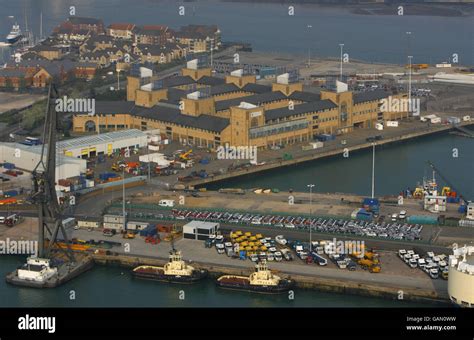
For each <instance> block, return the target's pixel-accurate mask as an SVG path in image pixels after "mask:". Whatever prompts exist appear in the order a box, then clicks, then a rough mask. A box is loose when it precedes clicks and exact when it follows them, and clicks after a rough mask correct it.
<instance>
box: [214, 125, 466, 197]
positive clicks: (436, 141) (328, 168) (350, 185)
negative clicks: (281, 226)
mask: <svg viewBox="0 0 474 340" xmlns="http://www.w3.org/2000/svg"><path fill="white" fill-rule="evenodd" d="M453 149H457V150H458V157H457V158H454V157H453ZM473 150H474V139H472V138H471V139H469V138H465V137H459V136H454V135H450V134H447V133H446V134H443V135H436V136H427V137H423V138H418V139H416V140H413V141H410V142H406V143H399V144H393V145H389V146H382V147H379V148H378V149H376V161H375V194H376V195H380V196H381V195H396V194H398V193H399V192H400V191H402V190H404V189H406V188H407V187H411V188H413V187H414V186H415V185H416V184H417V183H418V182H421V181H422V180H423V177H424V176H426V177H429V178H431V176H432V171H431V168H430V167H429V166H428V164H427V161H428V160H429V161H431V162H432V163H433V164H435V166H436V167H437V168H438V169H439V170H440V172H441V173H442V175H443V176H444V177H445V178H446V179H447V180H448V181H449V182H450V183H451V184H450V185H452V186H453V187H454V188H456V189H457V190H458V191H460V192H461V193H462V194H463V195H464V196H465V197H467V198H471V199H474V152H473ZM371 169H372V151H371V150H370V151H368V150H367V151H360V152H358V153H352V154H351V155H350V157H349V158H343V157H342V155H341V156H340V157H339V156H337V157H334V158H329V159H323V160H317V161H313V162H308V163H304V164H300V165H296V166H292V167H289V168H281V169H277V170H272V171H268V172H264V173H261V174H259V175H258V176H255V175H253V176H249V177H241V178H235V179H232V180H229V181H225V182H220V183H215V184H214V185H212V186H211V187H210V188H211V189H218V188H223V187H241V188H255V187H262V188H279V189H280V190H288V189H290V188H292V189H294V190H296V191H307V190H308V189H307V184H309V183H312V184H315V188H314V189H313V190H315V191H317V192H347V193H356V194H359V195H369V194H370V192H371V171H372V170H371ZM437 180H438V181H439V182H440V183H441V184H443V185H446V184H447V183H446V181H444V180H443V179H442V178H440V176H439V175H437Z"/></svg>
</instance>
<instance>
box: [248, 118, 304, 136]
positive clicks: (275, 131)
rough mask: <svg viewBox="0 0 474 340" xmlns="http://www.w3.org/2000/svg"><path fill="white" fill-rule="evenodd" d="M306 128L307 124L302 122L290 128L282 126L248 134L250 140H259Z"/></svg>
mask: <svg viewBox="0 0 474 340" xmlns="http://www.w3.org/2000/svg"><path fill="white" fill-rule="evenodd" d="M307 127H308V122H302V123H300V124H293V125H290V126H283V127H279V128H275V129H271V130H265V131H256V132H250V138H259V137H265V136H271V135H276V134H280V133H284V132H289V131H294V130H301V129H306V128H307Z"/></svg>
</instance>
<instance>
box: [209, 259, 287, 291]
mask: <svg viewBox="0 0 474 340" xmlns="http://www.w3.org/2000/svg"><path fill="white" fill-rule="evenodd" d="M255 268H256V270H255V272H254V273H252V274H250V276H249V277H246V276H237V275H223V276H221V277H219V278H218V279H217V281H216V283H217V286H218V287H221V288H227V289H235V290H245V291H249V292H256V293H269V294H278V293H285V292H287V291H289V290H290V289H291V288H292V287H293V285H294V281H293V280H290V279H282V278H280V277H279V276H277V275H274V274H273V273H272V272H271V271H270V270H269V269H268V267H267V262H266V261H265V260H263V261H261V262H260V263H258V264H257V265H256V266H255Z"/></svg>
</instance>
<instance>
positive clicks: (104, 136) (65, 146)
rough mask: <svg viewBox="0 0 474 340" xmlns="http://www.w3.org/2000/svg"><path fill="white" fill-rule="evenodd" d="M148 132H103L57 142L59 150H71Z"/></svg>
mask: <svg viewBox="0 0 474 340" xmlns="http://www.w3.org/2000/svg"><path fill="white" fill-rule="evenodd" d="M143 137H146V134H145V133H144V132H142V131H140V130H137V129H129V130H120V131H114V132H107V133H101V134H97V135H91V136H84V137H78V138H72V139H67V140H63V141H60V142H58V143H57V144H56V147H57V149H59V150H70V149H77V148H83V147H90V146H91V145H99V144H106V143H112V142H114V141H118V140H124V139H132V138H143Z"/></svg>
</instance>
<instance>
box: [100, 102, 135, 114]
mask: <svg viewBox="0 0 474 340" xmlns="http://www.w3.org/2000/svg"><path fill="white" fill-rule="evenodd" d="M134 107H135V102H133V101H108V100H107V101H106V100H100V101H96V102H95V112H97V113H98V114H128V113H132V111H133V109H134Z"/></svg>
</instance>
